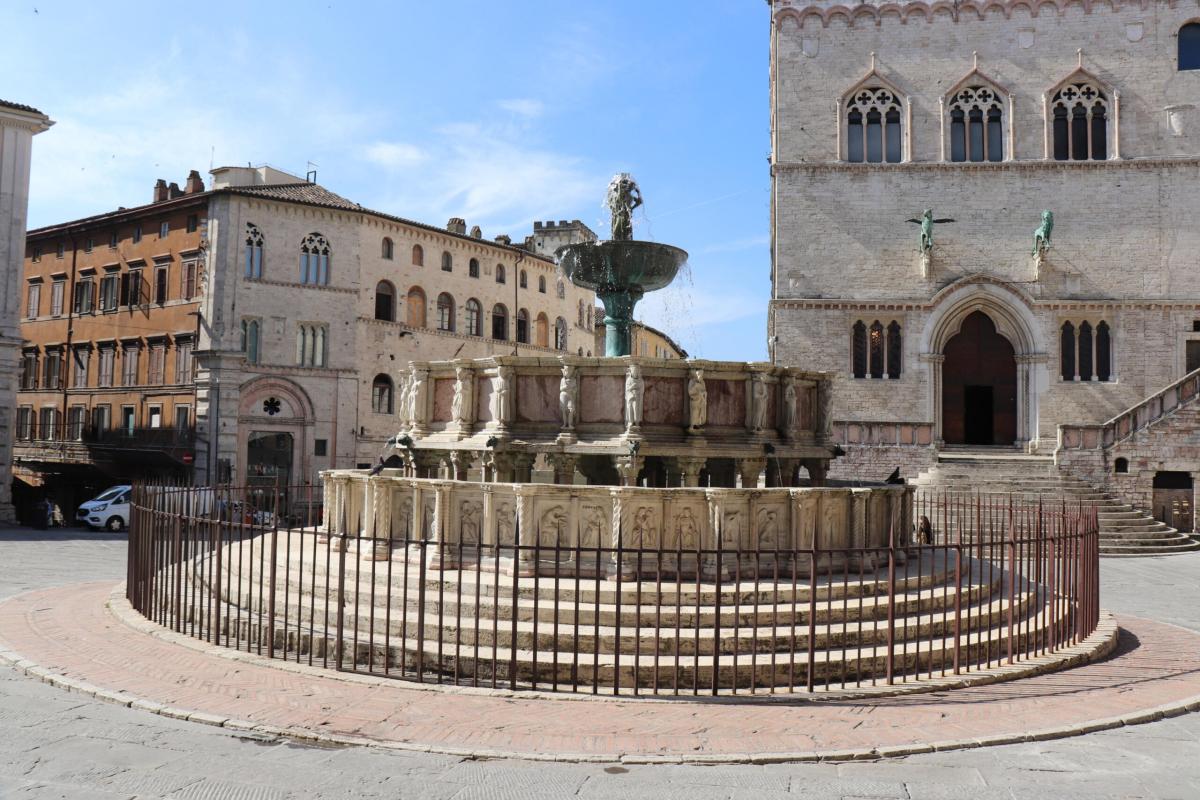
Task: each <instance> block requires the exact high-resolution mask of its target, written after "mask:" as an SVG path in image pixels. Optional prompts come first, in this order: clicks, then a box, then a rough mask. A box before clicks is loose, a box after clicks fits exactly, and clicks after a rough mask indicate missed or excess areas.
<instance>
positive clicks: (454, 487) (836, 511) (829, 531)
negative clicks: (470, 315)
mask: <svg viewBox="0 0 1200 800" xmlns="http://www.w3.org/2000/svg"><path fill="white" fill-rule="evenodd" d="M322 477H323V478H324V481H325V489H324V492H325V499H324V508H325V519H326V520H327V521H332V524H329V525H328V529H329V530H330V532H332V533H342V534H349V535H352V536H354V535H359V534H361V535H363V536H367V537H373V538H376V539H389V538H390V539H392V540H393V541H394V540H396V539H409V540H414V541H415V540H424V541H426V542H429V543H433V544H438V543H442V544H444V545H445V547H444V548H437V549H433V548H430V549H429V551H428V552H429V554H430V555H431V556H433V557H435V558H439V559H441V560H443V561H445V560H447V559H451V560H453V559H456V558H458V557H463V558H466V557H469V556H474V555H475V552H476V551H479V550H482V549H483V548H496V550H495V551H494V552H497V553H500V552H501V551H502V550H503V548H506V547H508V548H512V547H513V546H514V545H520V546H522V547H524V548H530V549H527V550H522V551H521V552H519V553H514V552H513V551H512V550H511V549H510V550H508V551H507V552H505V553H503V555H504V556H505V557H506V558H507V559H508V560H509V562H510V563H511V562H512V561H517V562H520V563H521V564H523V565H524V566H523V568H532V567H533V565H534V563H535V561H537V560H542V561H553V560H554V559H555V548H556V547H557V548H561V550H560V551H559V552H560V554H561V561H562V562H563V567H564V570H563V571H564V572H565V574H571V568H572V564H573V563H574V558H575V556H576V553H575V548H576V547H579V548H581V549H582V550H583V553H584V555H586V556H587V560H589V561H590V566H594V565H595V564H596V561H597V559H599V561H600V562H601V563H602V565H613V566H615V562H616V559H617V556H618V554H617V553H615V552H613V551H614V550H617V549H620V550H622V551H623V550H626V549H628V550H632V551H635V552H634V553H626V554H625V558H626V559H629V561H627V562H625V563H628V564H630V565H632V564H635V563H636V562H637V561H638V560H639V559H638V556H637V555H636V551H637V550H639V549H643V550H645V551H649V552H648V553H647V554H644V555H643V557H642V559H641V561H642V562H643V565H645V566H647V567H648V565H649V564H650V562H655V563H657V558H658V557H657V556H655V555H654V551H658V550H662V551H666V554H682V556H681V557H686V558H687V559H688V560H689V561H690V562H691V565H692V568H691V569H687V568H686V565H685V571H687V572H689V573H694V572H695V571H696V570H695V567H696V565H697V562H696V559H697V558H699V559H700V560H701V562H702V563H703V564H704V565H706V566H708V567H709V568H710V569H712V570H715V569H716V567H717V564H718V560H717V559H716V557H715V553H714V551H715V550H721V551H722V553H723V555H724V560H725V562H726V563H725V566H724V567H722V569H725V568H728V569H730V570H732V567H733V565H734V563H735V562H736V561H737V556H736V553H737V552H739V551H740V552H742V553H743V554H744V555H743V557H744V558H745V557H746V555H745V554H752V553H754V552H755V551H767V552H768V553H775V552H780V551H781V552H782V555H784V556H787V555H788V554H789V552H790V551H793V550H801V551H805V550H809V549H810V548H812V547H813V546H814V541H815V546H816V547H817V548H818V549H819V550H822V551H825V553H826V559H828V557H829V555H831V554H830V551H838V550H846V549H849V548H878V547H884V548H886V547H887V545H888V537H889V532H890V531H891V530H892V528H893V526H894V528H895V530H897V531H901V532H904V531H909V530H911V527H912V492H913V490H912V489H911V488H910V487H903V486H888V487H875V488H816V489H814V488H808V489H640V488H613V487H604V486H548V485H541V484H493V483H472V482H466V481H443V480H423V479H415V478H406V477H401V476H400V475H399V474H397V473H395V472H394V471H392V470H384V471H383V473H382V474H380V475H378V476H375V477H368V476H367V474H366V473H365V472H363V471H335V472H328V473H325V474H324V475H323V476H322ZM327 524H328V523H327ZM901 535H903V534H901ZM534 547H539V548H540V550H538V551H535V550H534V549H533V548H534ZM589 550H591V551H592V552H587V551H589ZM725 554H727V555H725ZM848 555H849V554H842V553H837V554H836V557H838V558H845V557H846V556H848ZM856 555H857V554H856ZM862 557H863V558H864V559H866V560H867V562H868V563H864V566H865V567H866V568H868V569H870V568H872V567H873V564H872V563H869V559H870V556H869V555H864V556H862ZM584 560H585V559H583V558H582V557H581V558H580V561H581V562H582V561H584ZM746 564H747V566H750V567H751V568H753V565H755V564H757V565H758V566H759V567H760V568H765V569H768V570H772V569H774V567H775V566H776V565H775V564H773V563H772V564H767V563H766V562H764V561H763V560H762V559H761V558H751V559H750V560H748V561H747V562H746ZM648 568H649V569H653V567H648Z"/></svg>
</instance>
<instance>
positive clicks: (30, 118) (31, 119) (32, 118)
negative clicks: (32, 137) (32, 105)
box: [0, 104, 54, 133]
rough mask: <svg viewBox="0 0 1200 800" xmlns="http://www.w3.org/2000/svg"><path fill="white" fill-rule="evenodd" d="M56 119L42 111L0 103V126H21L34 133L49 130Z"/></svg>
mask: <svg viewBox="0 0 1200 800" xmlns="http://www.w3.org/2000/svg"><path fill="white" fill-rule="evenodd" d="M53 124H54V120H52V119H50V118H49V117H47V116H46V115H45V114H43V113H41V112H40V111H22V110H20V109H16V108H13V107H12V106H7V105H3V104H0V126H2V127H5V128H21V129H24V130H27V131H32V132H33V133H41V132H42V131H44V130H48V129H49V128H50V126H51V125H53Z"/></svg>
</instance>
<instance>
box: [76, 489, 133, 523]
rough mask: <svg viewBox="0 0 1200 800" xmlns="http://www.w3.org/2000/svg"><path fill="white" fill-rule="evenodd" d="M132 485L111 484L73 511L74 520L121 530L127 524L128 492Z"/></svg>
mask: <svg viewBox="0 0 1200 800" xmlns="http://www.w3.org/2000/svg"><path fill="white" fill-rule="evenodd" d="M132 489H133V487H132V486H113V487H112V488H110V489H105V490H104V491H103V492H101V493H100V494H98V495H97V496H96V497H95V499H93V500H88V501H87V502H86V503H84V504H83V505H81V506H79V510H78V511H76V512H75V521H76V522H82V523H83V524H84V525H87V526H88V527H89V528H104V529H106V530H110V531H119V530H123V529H124V528H125V526H126V525H128V524H129V494H130V492H131V491H132Z"/></svg>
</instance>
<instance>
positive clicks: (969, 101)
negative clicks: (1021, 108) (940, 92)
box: [949, 86, 1004, 161]
mask: <svg viewBox="0 0 1200 800" xmlns="http://www.w3.org/2000/svg"><path fill="white" fill-rule="evenodd" d="M949 111H950V160H951V161H1003V160H1004V124H1003V119H1004V110H1003V105H1002V100H1001V97H1000V95H999V94H997V93H996V92H995V91H994V90H992V89H991V88H989V87H987V86H970V87H967V88H965V89H960V90H959V91H957V92H955V94H954V96H953V97H951V98H950V103H949Z"/></svg>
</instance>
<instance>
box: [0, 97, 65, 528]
mask: <svg viewBox="0 0 1200 800" xmlns="http://www.w3.org/2000/svg"><path fill="white" fill-rule="evenodd" d="M52 124H53V123H52V122H50V120H49V119H48V118H47V117H46V116H45V115H44V114H42V113H41V112H39V111H34V110H33V109H31V108H25V107H21V108H17V107H13V106H9V105H7V104H5V103H3V102H0V522H12V521H13V520H14V519H15V514H14V511H13V505H12V462H13V436H14V434H15V431H14V425H15V424H16V420H15V418H14V416H13V409H15V408H16V406H17V363H18V360H19V358H20V347H21V329H20V325H19V323H18V315H19V313H20V311H19V309H20V304H21V302H22V298H23V293H22V292H21V290H20V280H21V265H22V264H23V263H24V260H25V215H26V213H27V210H28V206H29V161H30V155H31V152H32V145H33V136H34V135H35V134H37V133H41V132H42V131H44V130H46V129H47V128H49V127H50V125H52Z"/></svg>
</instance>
